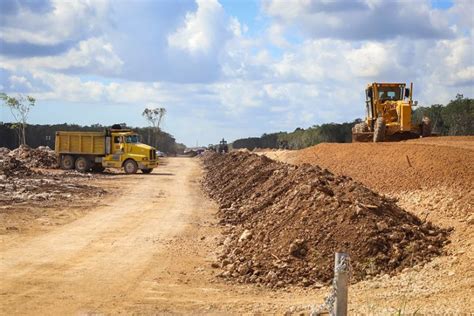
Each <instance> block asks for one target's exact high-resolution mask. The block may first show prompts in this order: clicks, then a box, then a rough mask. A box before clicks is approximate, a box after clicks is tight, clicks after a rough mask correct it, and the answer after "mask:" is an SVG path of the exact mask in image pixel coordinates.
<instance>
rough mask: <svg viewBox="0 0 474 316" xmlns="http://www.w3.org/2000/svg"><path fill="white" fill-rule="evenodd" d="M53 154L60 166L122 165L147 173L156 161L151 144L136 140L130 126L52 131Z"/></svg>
mask: <svg viewBox="0 0 474 316" xmlns="http://www.w3.org/2000/svg"><path fill="white" fill-rule="evenodd" d="M55 151H56V155H57V156H58V161H59V165H60V166H61V168H62V169H66V170H71V169H76V170H77V171H80V172H86V171H89V170H93V171H99V172H100V171H103V170H104V169H105V168H123V169H124V170H125V172H126V173H129V174H131V173H136V172H137V171H138V169H140V170H141V171H142V172H143V173H151V172H152V171H153V168H155V167H156V166H157V165H158V161H157V158H156V150H155V148H153V147H151V146H148V145H146V144H142V143H140V137H139V135H138V134H136V133H134V132H133V131H132V130H130V129H122V128H114V129H106V130H104V131H103V132H70V131H67V132H63V131H58V132H56V144H55Z"/></svg>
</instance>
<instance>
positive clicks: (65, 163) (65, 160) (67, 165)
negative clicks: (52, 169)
mask: <svg viewBox="0 0 474 316" xmlns="http://www.w3.org/2000/svg"><path fill="white" fill-rule="evenodd" d="M60 166H61V169H64V170H72V169H74V157H73V156H71V155H65V156H62V157H61V162H60Z"/></svg>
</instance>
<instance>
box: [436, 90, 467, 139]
mask: <svg viewBox="0 0 474 316" xmlns="http://www.w3.org/2000/svg"><path fill="white" fill-rule="evenodd" d="M441 116H442V119H443V121H444V123H445V124H446V126H447V128H448V135H453V136H456V135H474V99H470V98H465V97H464V96H463V95H462V94H458V95H456V99H455V100H451V102H449V103H448V105H446V106H445V107H444V108H443V109H442V112H441Z"/></svg>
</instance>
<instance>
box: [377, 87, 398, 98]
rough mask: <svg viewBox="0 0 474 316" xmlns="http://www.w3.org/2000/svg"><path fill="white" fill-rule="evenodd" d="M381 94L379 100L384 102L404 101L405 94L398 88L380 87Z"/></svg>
mask: <svg viewBox="0 0 474 316" xmlns="http://www.w3.org/2000/svg"><path fill="white" fill-rule="evenodd" d="M378 92H379V99H380V100H382V101H384V100H394V101H396V100H402V99H403V93H402V89H400V88H398V87H393V88H392V87H380V88H379V89H378Z"/></svg>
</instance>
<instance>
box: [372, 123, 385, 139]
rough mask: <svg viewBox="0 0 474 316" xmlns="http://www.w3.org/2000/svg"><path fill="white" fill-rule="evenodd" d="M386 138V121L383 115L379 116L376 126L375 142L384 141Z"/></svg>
mask: <svg viewBox="0 0 474 316" xmlns="http://www.w3.org/2000/svg"><path fill="white" fill-rule="evenodd" d="M384 140H385V122H384V121H383V118H382V117H379V118H377V120H376V121H375V126H374V143H379V142H383V141H384Z"/></svg>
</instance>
